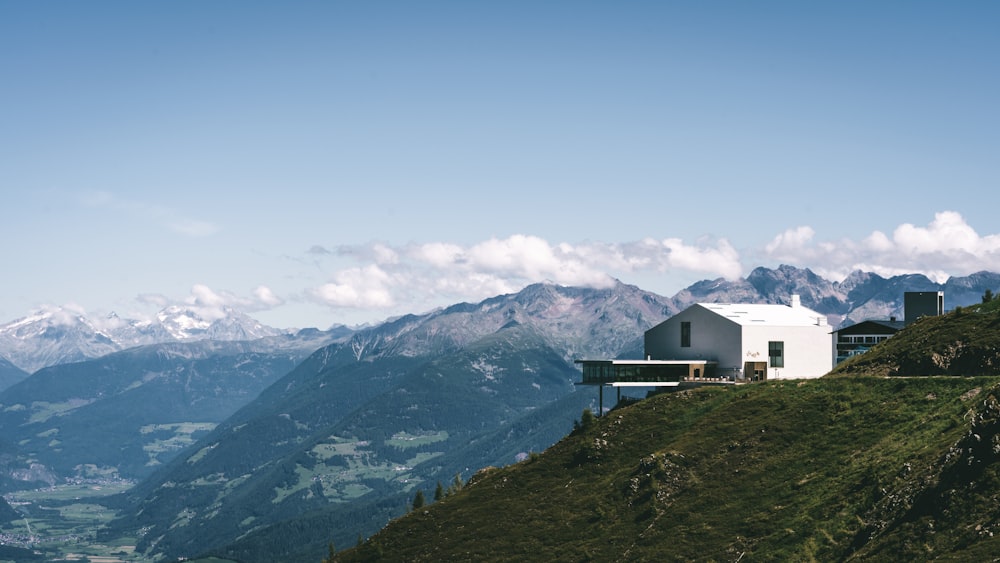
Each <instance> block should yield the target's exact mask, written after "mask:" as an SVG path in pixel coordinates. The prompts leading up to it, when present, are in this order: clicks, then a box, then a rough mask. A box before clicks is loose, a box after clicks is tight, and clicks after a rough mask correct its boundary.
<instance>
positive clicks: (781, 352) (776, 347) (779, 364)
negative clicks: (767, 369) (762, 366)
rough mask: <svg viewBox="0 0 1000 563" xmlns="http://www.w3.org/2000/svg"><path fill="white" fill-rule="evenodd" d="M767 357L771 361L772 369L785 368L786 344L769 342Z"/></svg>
mask: <svg viewBox="0 0 1000 563" xmlns="http://www.w3.org/2000/svg"><path fill="white" fill-rule="evenodd" d="M767 357H768V358H769V359H770V363H771V367H773V368H783V367H785V343H784V342H768V343H767Z"/></svg>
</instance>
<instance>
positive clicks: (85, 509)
mask: <svg viewBox="0 0 1000 563" xmlns="http://www.w3.org/2000/svg"><path fill="white" fill-rule="evenodd" d="M133 485H134V483H132V482H130V481H101V482H88V483H80V484H71V485H60V486H57V487H47V488H44V489H35V490H31V491H18V492H14V493H8V494H6V495H4V498H5V499H6V500H7V502H8V503H9V504H10V505H11V506H12V507H14V509H16V510H17V511H18V512H20V513H21V514H22V515H23V518H21V519H18V520H14V521H12V522H7V523H6V524H3V525H0V546H5V547H8V548H18V549H24V550H28V551H26V552H24V555H22V557H25V556H28V553H31V554H33V555H34V556H36V557H37V559H36V560H37V561H90V562H92V563H125V562H130V563H138V562H142V561H145V559H143V558H142V557H141V556H138V555H137V554H135V553H134V547H135V541H134V540H133V539H129V538H124V539H120V540H117V541H115V542H114V543H113V544H104V543H99V542H98V541H97V535H98V532H99V531H100V529H101V528H103V527H104V526H105V525H106V524H107V523H108V522H110V521H111V520H112V519H113V518H114V517H115V516H117V514H116V513H115V511H113V510H110V509H108V508H107V507H105V506H102V505H101V504H99V502H100V500H101V499H102V498H104V497H107V496H110V495H113V494H117V493H121V492H124V491H126V490H128V489H129V488H131V487H132V486H133ZM4 560H5V559H4V556H3V555H0V561H4Z"/></svg>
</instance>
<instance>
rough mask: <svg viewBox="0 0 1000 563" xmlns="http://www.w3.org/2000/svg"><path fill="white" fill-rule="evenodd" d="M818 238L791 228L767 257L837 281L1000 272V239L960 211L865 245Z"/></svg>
mask: <svg viewBox="0 0 1000 563" xmlns="http://www.w3.org/2000/svg"><path fill="white" fill-rule="evenodd" d="M815 234H816V233H815V232H814V231H813V229H812V228H810V227H806V226H802V227H796V228H794V229H789V230H787V231H785V232H783V233H781V234H779V235H777V236H776V237H775V238H774V239H773V240H772V241H771V242H770V243H768V244H767V246H766V247H765V249H764V250H765V255H766V256H767V257H768V258H769V259H771V260H772V261H778V262H782V263H786V264H791V265H795V266H800V267H809V268H811V269H812V270H813V271H815V272H816V273H817V274H820V275H822V276H823V277H825V278H827V279H831V280H842V279H843V278H844V277H846V276H847V275H848V274H849V273H851V272H852V271H854V270H863V271H866V272H874V273H876V274H879V275H880V276H883V277H890V276H894V275H898V274H913V273H918V274H924V275H926V276H927V277H929V278H931V279H932V280H934V281H937V282H939V283H943V282H945V281H947V279H948V278H949V277H951V276H963V275H969V274H972V273H975V272H980V271H983V270H990V271H1000V235H996V234H993V235H986V236H982V235H980V234H979V233H977V232H976V231H975V229H973V228H972V227H970V226H969V225H968V224H967V223H966V222H965V219H963V218H962V216H961V214H959V213H957V212H954V211H942V212H940V213H937V214H935V216H934V220H933V221H931V222H930V224H928V225H927V226H925V227H919V226H916V225H913V224H910V223H905V224H902V225H900V226H898V227H896V229H895V230H894V231H893V232H892V234H891V235H887V234H885V233H883V232H881V231H874V232H872V233H871V234H870V235H868V236H867V237H865V238H864V239H862V240H860V241H854V240H850V239H842V240H838V241H819V242H816V241H814V238H815Z"/></svg>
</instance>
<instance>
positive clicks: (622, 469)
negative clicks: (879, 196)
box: [342, 377, 1000, 561]
mask: <svg viewBox="0 0 1000 563" xmlns="http://www.w3.org/2000/svg"><path fill="white" fill-rule="evenodd" d="M998 385H1000V379H998V378H985V377H984V378H956V377H952V378H921V379H903V378H900V379H874V378H867V377H863V378H824V379H820V380H811V381H787V382H770V383H766V384H758V385H745V386H738V387H733V388H724V389H723V388H715V389H711V388H705V389H699V390H696V391H690V392H680V393H673V394H666V395H661V396H658V397H654V398H651V399H648V400H646V401H642V402H640V403H637V404H636V405H633V406H630V407H627V408H623V409H618V410H615V411H612V412H610V413H609V414H608V415H607V416H605V417H603V418H601V419H599V420H598V422H597V424H595V425H594V426H593V427H592V428H590V429H588V430H586V431H581V432H578V433H576V434H574V435H572V436H569V437H567V438H566V439H565V440H563V441H562V442H560V443H559V444H557V445H555V446H553V447H552V448H550V449H549V450H548V451H546V452H545V453H544V454H543V455H541V456H537V457H536V458H534V459H531V460H529V461H526V462H524V463H521V464H518V465H515V466H511V467H508V468H503V469H493V470H490V471H487V472H484V473H481V474H478V475H477V476H475V477H474V478H473V482H472V484H471V486H467V487H466V488H465V489H464V490H463V491H462V492H461V493H460V494H458V495H454V496H452V497H448V498H446V499H445V500H444V501H441V502H439V503H436V504H434V505H431V506H429V507H427V509H426V512H425V511H419V512H418V513H414V514H410V515H408V516H406V517H403V518H401V519H399V520H397V521H394V522H393V523H392V524H390V525H389V526H388V527H387V528H386V529H385V530H383V532H380V533H379V534H377V535H376V536H374V537H373V538H371V539H370V540H369V541H368V542H367V543H366V545H365V546H364V547H362V548H360V549H357V550H351V551H348V552H346V553H344V554H343V555H342V558H343V560H344V561H359V560H371V559H378V554H379V553H381V554H382V555H384V556H386V557H387V558H388V559H389V560H407V561H432V560H479V559H487V558H488V559H491V560H499V561H516V560H525V559H530V560H545V559H552V560H560V561H578V560H579V561H586V560H593V561H610V560H630V561H662V560H707V561H733V560H737V559H740V560H742V561H747V560H752V561H791V560H795V561H830V560H841V559H844V558H847V557H850V556H851V555H852V554H856V553H874V554H878V553H880V551H879V550H880V549H882V550H884V549H889V548H884V547H881V546H891V549H892V550H895V551H893V553H895V554H899V556H903V557H905V558H906V559H910V560H921V559H922V558H926V555H927V554H926V552H925V548H924V547H923V546H922V545H921V544H915V545H910V544H906V542H905V541H896V540H895V539H894V538H895V537H896V536H895V535H894V534H897V533H899V534H904V533H905V534H910V535H917V534H916V532H915V531H914V529H913V527H912V526H911V525H910V524H909V522H910V520H911V519H914V520H918V521H921V522H922V523H923V525H924V526H927V523H928V522H932V524H933V526H935V527H936V528H934V529H936V530H938V532H939V533H938V534H937V535H936V536H934V537H929V539H928V538H924V537H923V536H920V537H921V539H922V541H923V543H927V544H928V545H931V546H932V548H933V549H934V550H936V551H935V553H953V552H957V551H958V550H961V549H964V547H962V545H964V544H969V545H974V544H975V543H976V542H975V541H972V540H969V538H968V537H967V536H968V535H969V534H968V533H967V529H974V525H973V522H974V521H976V520H977V518H978V519H982V518H985V519H986V521H990V520H989V517H988V516H983V515H981V514H978V513H977V512H976V511H977V510H981V509H976V508H974V507H973V505H971V504H968V503H966V504H963V502H961V501H957V500H955V499H951V500H948V499H950V498H951V497H949V496H948V493H947V490H943V489H941V487H939V486H938V484H939V483H944V482H948V483H951V481H949V479H951V480H952V481H956V483H957V484H956V483H951V485H949V486H953V488H955V489H956V490H957V489H959V488H960V487H966V486H967V485H968V483H969V482H974V483H975V482H979V481H975V480H974V479H975V477H974V476H966V475H965V474H964V473H962V471H965V465H963V464H966V463H972V464H973V465H974V462H975V461H976V459H972V458H971V457H970V459H963V460H962V462H961V463H958V462H957V461H956V460H958V459H959V458H961V457H962V456H963V455H966V457H969V456H972V454H963V453H962V451H964V449H961V448H959V449H955V447H956V444H960V443H962V441H963V440H966V439H968V438H967V437H968V435H969V432H970V428H971V426H970V425H971V424H972V420H973V419H976V420H980V419H981V418H982V417H983V416H987V417H988V416H989V413H990V412H992V411H990V410H989V409H988V408H986V411H984V407H983V405H984V404H992V403H991V401H992V402H996V400H997V396H998V393H1000V387H998ZM984 401H985V403H984ZM984 412H985V414H984ZM997 412H998V413H1000V409H998V411H997ZM977 417H978V418H977ZM998 420H1000V418H998ZM996 426H997V428H998V429H1000V423H998V424H997V425H996ZM990 428H992V426H991V427H990ZM986 432H988V430H986V429H985V426H984V427H983V428H982V429H980V433H986ZM984 435H985V434H984ZM985 451H986V450H984V452H985ZM949 452H951V457H950V458H949ZM976 455H980V454H976ZM983 455H987V454H983ZM991 459H992V458H991ZM945 460H950V461H945ZM970 460H971V461H970ZM984 463H985V462H984ZM997 465H1000V464H989V465H988V466H987V468H988V469H989V471H987V474H988V475H992V473H990V471H992V472H993V473H997ZM956 475H959V476H960V477H955V476H956ZM963 479H966V480H965V481H963ZM989 479H992V477H989ZM989 479H987V480H986V481H984V482H986V483H987V484H991V486H992V481H989ZM961 490H963V491H964V489H961ZM998 492H1000V485H998V486H997V487H994V488H989V489H988V490H986V491H984V492H982V495H983V497H982V498H981V499H980V502H979V505H978V506H981V507H991V508H990V509H991V510H996V509H994V508H992V507H996V506H997V503H996V502H995V499H996V498H997V496H996V495H998ZM963 494H964V493H963ZM941 495H943V497H942V498H943V499H944V500H942V499H939V498H938V497H939V496H941ZM990 495H995V496H990ZM990 498H992V499H994V500H993V501H992V502H989V499H990ZM926 499H934V500H933V502H931V501H930V500H926ZM949 502H950V503H951V504H949ZM922 503H923V504H922ZM934 506H942V507H945V508H948V509H949V510H951V512H950V513H949V517H945V516H943V515H935V514H934V513H933V512H934V511H933V509H932V508H933V507H934ZM915 507H916V508H915ZM928 507H931V508H928ZM918 509H919V510H924V511H925V512H926V511H929V513H928V514H929V515H928V514H918V513H917V511H918ZM921 519H923V520H921ZM994 521H995V520H994ZM908 526H909V527H908ZM970 527H971V528H970ZM923 535H927V534H923ZM987 537H988V536H987ZM511 538H516V541H512V540H511ZM963 542H964V544H963Z"/></svg>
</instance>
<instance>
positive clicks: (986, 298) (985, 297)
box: [983, 289, 996, 303]
mask: <svg viewBox="0 0 1000 563" xmlns="http://www.w3.org/2000/svg"><path fill="white" fill-rule="evenodd" d="M994 299H996V297H994V296H993V290H992V289H987V290H986V293H983V303H989V302H990V301H993V300H994Z"/></svg>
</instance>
